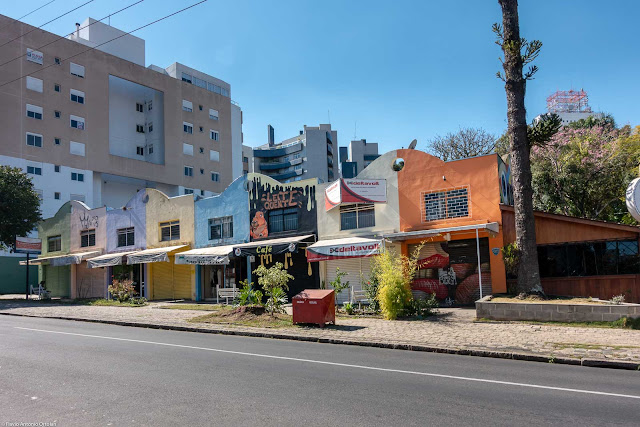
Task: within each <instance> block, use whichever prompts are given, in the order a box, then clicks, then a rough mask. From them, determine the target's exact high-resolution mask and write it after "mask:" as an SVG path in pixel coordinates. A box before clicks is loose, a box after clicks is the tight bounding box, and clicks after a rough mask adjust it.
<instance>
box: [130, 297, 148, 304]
mask: <svg viewBox="0 0 640 427" xmlns="http://www.w3.org/2000/svg"><path fill="white" fill-rule="evenodd" d="M146 303H147V299H146V298H145V297H139V298H135V297H132V298H129V304H131V305H145V304H146Z"/></svg>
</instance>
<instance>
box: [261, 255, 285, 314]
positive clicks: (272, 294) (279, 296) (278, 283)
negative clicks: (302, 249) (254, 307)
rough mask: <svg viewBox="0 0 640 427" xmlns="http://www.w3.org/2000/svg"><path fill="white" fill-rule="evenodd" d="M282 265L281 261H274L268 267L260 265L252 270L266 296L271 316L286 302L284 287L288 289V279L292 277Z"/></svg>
mask: <svg viewBox="0 0 640 427" xmlns="http://www.w3.org/2000/svg"><path fill="white" fill-rule="evenodd" d="M282 267H283V265H282V263H281V262H276V263H275V264H274V265H273V266H271V267H270V268H267V267H265V266H264V265H261V266H260V267H258V268H256V269H255V270H253V273H254V274H255V275H256V276H258V283H259V284H260V286H262V289H264V293H265V295H266V296H267V304H266V306H267V310H269V312H270V313H271V315H272V316H273V314H274V313H275V312H276V311H282V306H283V305H284V304H286V303H287V294H286V292H285V289H287V290H288V289H289V285H288V283H289V280H292V279H293V276H292V275H290V274H289V273H287V270H285V269H283V268H282Z"/></svg>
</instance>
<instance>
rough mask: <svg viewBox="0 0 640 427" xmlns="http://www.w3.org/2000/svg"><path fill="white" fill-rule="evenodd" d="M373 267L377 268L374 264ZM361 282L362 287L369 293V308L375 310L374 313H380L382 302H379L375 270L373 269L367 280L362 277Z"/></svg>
mask: <svg viewBox="0 0 640 427" xmlns="http://www.w3.org/2000/svg"><path fill="white" fill-rule="evenodd" d="M372 268H375V266H372ZM361 282H362V288H363V290H364V292H365V294H366V295H367V299H368V300H369V310H371V311H373V312H374V313H379V312H380V303H379V302H378V279H377V276H376V274H375V272H374V270H372V271H371V276H370V277H369V280H367V281H365V280H364V278H362V279H361Z"/></svg>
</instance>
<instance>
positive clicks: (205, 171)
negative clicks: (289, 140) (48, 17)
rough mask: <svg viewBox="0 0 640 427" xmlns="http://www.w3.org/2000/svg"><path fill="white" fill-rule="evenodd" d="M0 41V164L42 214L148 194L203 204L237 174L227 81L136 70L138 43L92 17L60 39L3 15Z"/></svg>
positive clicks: (187, 71) (235, 113)
mask: <svg viewBox="0 0 640 427" xmlns="http://www.w3.org/2000/svg"><path fill="white" fill-rule="evenodd" d="M118 37H119V38H118ZM0 40H10V41H9V42H7V44H6V45H3V47H2V49H1V50H0V64H3V65H1V66H0V76H1V77H0V88H1V90H0V112H1V114H0V164H3V165H11V166H16V167H20V168H22V169H23V170H24V171H25V172H27V173H28V174H29V175H30V176H31V177H32V178H33V183H34V186H35V188H36V189H37V191H38V192H39V193H40V195H41V199H42V205H41V208H42V215H43V217H45V218H47V217H51V216H53V215H54V214H55V213H56V212H57V211H58V209H59V208H60V207H61V206H62V204H64V203H65V202H66V201H68V200H81V201H83V202H84V203H86V204H87V205H88V206H89V207H91V208H93V207H99V206H103V205H106V206H111V207H120V206H123V205H124V204H125V203H126V202H127V201H128V200H129V199H130V198H131V197H132V196H133V195H134V194H136V192H137V190H139V189H142V188H145V187H151V188H157V189H159V190H161V191H163V192H164V193H166V194H168V195H170V196H175V195H179V194H191V193H193V194H195V195H202V196H210V195H213V194H217V193H220V192H221V191H222V190H223V189H224V188H226V187H227V186H228V185H229V184H230V183H231V181H232V179H233V178H234V176H235V175H241V174H242V156H241V153H242V112H241V110H240V107H239V106H237V104H235V103H233V102H232V101H231V98H230V96H231V87H230V85H229V84H228V83H226V82H224V81H222V80H220V79H218V78H215V77H213V76H211V75H208V74H205V73H203V72H200V71H198V70H194V69H192V68H189V67H187V66H185V65H183V64H180V63H174V64H172V65H170V66H169V67H166V68H162V67H158V66H156V65H150V66H149V67H145V63H146V59H145V41H144V40H143V39H140V38H138V37H135V36H133V35H130V34H126V33H124V32H123V31H121V30H118V29H116V28H114V27H111V26H109V25H107V24H104V23H102V22H99V21H96V20H94V19H92V18H88V19H87V20H85V21H84V23H82V24H76V30H75V31H74V32H73V33H72V34H71V35H70V36H68V37H66V38H65V37H60V36H58V35H56V34H53V33H50V32H47V31H44V30H40V29H36V28H34V27H33V26H31V25H28V24H25V23H23V22H20V21H16V20H13V19H11V18H9V17H6V16H3V15H0ZM109 40H113V42H109V43H106V42H107V41H109Z"/></svg>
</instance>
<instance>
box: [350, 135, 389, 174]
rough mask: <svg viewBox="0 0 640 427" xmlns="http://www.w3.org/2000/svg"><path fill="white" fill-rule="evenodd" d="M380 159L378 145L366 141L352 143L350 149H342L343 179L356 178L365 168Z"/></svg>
mask: <svg viewBox="0 0 640 427" xmlns="http://www.w3.org/2000/svg"><path fill="white" fill-rule="evenodd" d="M378 157H380V154H378V143H377V142H369V143H367V140H366V139H360V140H358V141H351V142H350V143H349V147H340V169H341V174H342V177H343V178H355V177H356V176H357V175H358V174H359V173H360V172H362V170H363V169H364V168H366V167H367V166H369V164H370V163H371V162H372V161H374V160H375V159H377V158H378Z"/></svg>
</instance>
